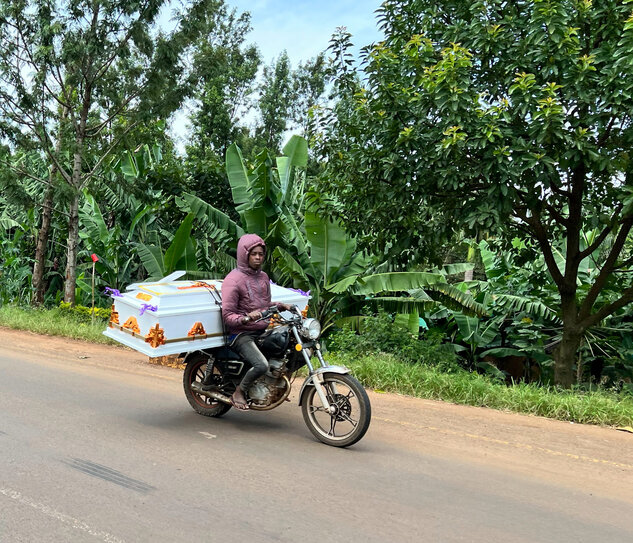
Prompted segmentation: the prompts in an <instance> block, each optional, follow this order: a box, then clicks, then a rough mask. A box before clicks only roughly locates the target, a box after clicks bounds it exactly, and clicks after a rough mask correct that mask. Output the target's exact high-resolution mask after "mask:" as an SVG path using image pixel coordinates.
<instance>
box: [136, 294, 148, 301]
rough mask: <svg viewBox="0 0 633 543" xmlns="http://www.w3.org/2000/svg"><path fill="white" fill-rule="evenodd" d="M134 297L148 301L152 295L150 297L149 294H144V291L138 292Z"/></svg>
mask: <svg viewBox="0 0 633 543" xmlns="http://www.w3.org/2000/svg"><path fill="white" fill-rule="evenodd" d="M136 297H137V298H138V299H139V300H145V301H146V302H149V301H150V300H151V299H152V297H151V296H150V295H149V294H145V293H144V292H139V293H138V294H137V295H136Z"/></svg>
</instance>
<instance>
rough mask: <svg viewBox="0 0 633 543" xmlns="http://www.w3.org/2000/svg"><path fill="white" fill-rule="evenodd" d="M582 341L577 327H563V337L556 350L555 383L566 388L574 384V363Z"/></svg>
mask: <svg viewBox="0 0 633 543" xmlns="http://www.w3.org/2000/svg"><path fill="white" fill-rule="evenodd" d="M581 341H582V333H581V332H580V331H579V330H578V329H576V328H563V338H562V340H561V342H560V344H559V345H558V347H556V349H555V350H554V383H555V384H557V385H560V386H562V387H564V388H569V387H571V385H573V384H574V377H575V374H574V363H575V362H576V356H577V355H576V353H577V352H578V348H579V347H580V342H581Z"/></svg>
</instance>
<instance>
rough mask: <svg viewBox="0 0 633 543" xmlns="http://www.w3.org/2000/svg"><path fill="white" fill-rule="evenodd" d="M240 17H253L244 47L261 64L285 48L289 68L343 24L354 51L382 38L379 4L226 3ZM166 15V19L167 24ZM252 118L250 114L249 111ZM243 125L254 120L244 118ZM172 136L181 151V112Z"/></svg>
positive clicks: (184, 132)
mask: <svg viewBox="0 0 633 543" xmlns="http://www.w3.org/2000/svg"><path fill="white" fill-rule="evenodd" d="M225 3H226V4H227V5H228V6H229V7H233V8H236V9H237V11H238V12H239V13H242V12H244V11H248V12H250V14H251V27H252V30H251V32H250V33H249V34H248V35H247V37H246V42H247V43H249V44H250V43H253V44H256V45H257V47H258V48H259V51H260V53H261V55H262V61H263V63H264V64H271V62H272V61H273V60H275V59H277V58H278V57H279V55H280V54H281V52H282V51H283V50H284V49H285V50H286V52H287V53H288V57H289V58H290V62H291V64H292V67H293V68H296V67H297V66H298V65H299V63H300V62H305V61H307V60H309V59H311V58H314V57H315V56H316V55H318V54H319V53H320V52H321V51H325V49H327V47H328V45H329V42H330V38H331V37H332V34H333V33H334V31H335V30H336V28H337V27H339V26H344V27H346V28H347V31H348V32H349V33H351V34H352V43H353V44H354V53H355V54H356V55H358V52H359V51H360V48H361V47H364V46H365V45H369V44H370V43H373V42H376V41H378V40H380V39H381V33H380V31H379V30H378V25H377V22H376V13H375V11H376V9H378V8H379V7H380V4H381V3H382V0H225ZM167 19H168V16H167V15H166V16H165V21H167ZM253 115H254V113H253ZM245 122H246V124H250V123H251V122H253V119H249V118H247V119H245ZM170 132H171V134H172V136H173V137H174V138H175V142H176V147H177V149H178V150H179V151H180V152H184V143H185V141H186V140H187V138H188V133H189V126H188V122H187V118H186V114H185V112H184V111H183V110H181V111H179V112H178V113H176V114H175V116H174V118H173V119H172V123H171V129H170Z"/></svg>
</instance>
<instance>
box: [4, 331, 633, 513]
mask: <svg viewBox="0 0 633 543" xmlns="http://www.w3.org/2000/svg"><path fill="white" fill-rule="evenodd" d="M0 349H1V350H2V351H4V352H5V353H6V354H10V353H11V351H15V352H20V353H29V354H30V355H31V356H34V355H36V356H38V357H42V358H43V359H47V360H51V361H55V360H57V361H60V363H61V362H63V363H64V364H67V363H69V362H72V363H73V364H77V365H78V366H81V365H84V366H90V367H92V368H99V369H103V370H104V371H112V372H123V373H127V374H129V375H137V376H153V377H156V378H157V379H159V380H168V381H180V380H181V376H180V370H179V369H177V368H172V367H166V366H160V365H156V364H151V363H150V362H149V361H148V359H147V357H145V356H144V355H142V354H139V353H137V352H135V351H132V350H130V349H127V348H122V347H116V346H108V345H98V344H92V343H86V342H82V341H75V340H70V339H66V338H60V337H52V336H41V335H37V334H32V333H29V332H22V331H15V330H9V329H6V328H0ZM0 378H1V376H0ZM297 390H298V387H295V393H296V391H297ZM369 395H370V399H371V403H372V410H373V413H372V427H371V429H370V434H368V435H371V439H372V440H376V442H379V443H380V444H383V446H385V447H388V446H392V445H393V444H397V445H398V447H400V448H402V449H404V450H408V451H410V452H411V453H412V454H424V455H430V456H436V457H450V458H454V459H456V460H459V461H461V462H466V463H472V464H477V465H481V466H486V467H488V468H490V469H503V470H508V471H511V472H513V473H516V474H518V475H521V476H525V477H526V478H531V479H539V480H542V481H547V482H550V483H552V484H554V483H556V484H561V485H564V486H567V487H569V488H573V489H577V490H579V491H583V492H588V493H595V494H596V495H603V496H607V497H610V498H613V499H622V500H625V501H628V502H631V504H633V434H631V433H627V432H622V431H618V430H616V429H613V428H606V427H598V426H589V425H582V424H573V423H569V422H561V421H555V420H549V419H545V418H541V417H533V416H526V415H518V414H514V413H506V412H501V411H495V410H492V409H485V408H477V407H469V406H461V405H454V404H449V403H445V402H438V401H430V400H421V399H418V398H410V397H406V396H399V395H395V394H379V393H376V392H373V391H369Z"/></svg>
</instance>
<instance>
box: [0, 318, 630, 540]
mask: <svg viewBox="0 0 633 543" xmlns="http://www.w3.org/2000/svg"><path fill="white" fill-rule="evenodd" d="M180 380H181V372H180V371H179V370H177V369H173V368H166V367H160V366H154V365H150V364H147V363H146V362H145V360H144V359H143V357H142V356H140V355H137V354H136V353H131V352H130V351H126V350H122V349H117V348H111V347H102V346H93V345H87V344H83V343H79V342H72V341H68V340H62V339H54V338H42V337H40V336H35V335H30V334H25V333H18V332H10V331H7V330H2V329H0V542H3V543H4V542H11V543H13V542H36V541H37V542H39V543H44V542H84V541H85V542H93V541H94V542H99V541H105V542H144V541H152V542H163V541H164V542H181V541H193V540H197V541H214V542H215V541H220V540H227V541H228V540H230V541H255V542H268V541H288V542H290V541H292V542H294V541H302V542H303V541H305V542H313V541H314V542H317V541H318V542H323V541H333V542H338V541H341V542H343V541H345V542H363V543H365V542H374V541H416V542H423V541H428V542H453V541H467V542H480V541H481V542H496V541H504V542H556V543H561V542H567V541H569V542H572V541H573V542H574V543H578V542H583V541H587V542H592V543H594V542H597V541H600V542H627V543H630V542H631V541H633V517H632V515H631V506H632V505H633V485H632V483H633V454H632V452H631V450H632V448H633V435H631V434H626V433H623V432H617V431H615V430H612V429H604V428H594V427H585V426H579V425H575V426H572V425H569V424H564V423H560V422H555V421H546V420H544V419H538V418H533V417H521V416H517V415H511V414H504V413H498V412H493V411H488V410H482V409H475V408H464V407H458V406H452V405H448V404H441V403H438V402H426V401H421V400H415V399H410V398H402V397H397V396H390V395H384V394H375V393H372V394H371V399H372V402H373V405H374V415H375V416H374V419H373V422H372V427H371V428H370V430H369V432H368V434H367V436H366V437H365V438H364V439H363V440H362V441H361V442H360V443H358V444H357V445H356V446H355V447H353V448H350V449H347V450H340V449H335V448H331V447H327V446H325V445H322V444H320V443H317V442H316V441H314V439H313V438H312V436H311V434H310V433H309V431H308V430H307V428H306V427H305V426H304V424H303V421H302V419H301V413H300V410H299V408H297V407H296V404H295V403H293V404H290V403H288V404H286V405H284V406H282V407H280V408H279V409H277V410H275V411H272V412H269V413H239V412H236V411H235V410H233V411H231V412H229V413H228V414H227V415H226V416H225V417H223V418H222V419H208V418H206V417H201V416H199V415H197V414H196V413H195V412H194V411H193V410H192V409H191V408H190V407H189V405H188V404H187V402H186V400H185V398H184V395H183V392H182V386H181V381H180Z"/></svg>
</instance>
